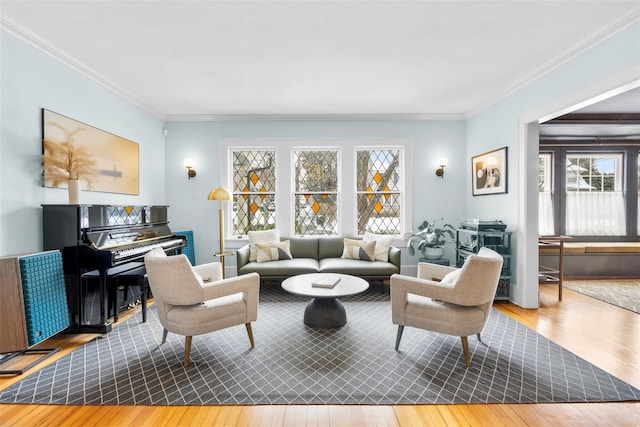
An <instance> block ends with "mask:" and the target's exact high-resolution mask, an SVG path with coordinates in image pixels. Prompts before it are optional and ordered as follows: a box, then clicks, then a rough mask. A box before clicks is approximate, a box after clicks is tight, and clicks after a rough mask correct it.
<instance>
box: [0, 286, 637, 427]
mask: <svg viewBox="0 0 640 427" xmlns="http://www.w3.org/2000/svg"><path fill="white" fill-rule="evenodd" d="M557 295H558V293H557V287H556V286H553V285H543V286H541V288H540V302H541V304H540V305H541V306H540V309H539V310H525V309H522V308H520V307H517V306H515V305H513V304H509V303H496V305H495V306H496V308H497V309H499V310H500V311H502V312H504V313H506V314H508V315H509V316H511V317H513V318H514V319H516V320H518V321H520V322H522V323H523V324H525V325H526V326H528V327H530V328H531V329H534V330H536V331H538V332H539V333H540V334H542V335H544V336H546V337H547V338H549V339H550V340H552V341H554V342H556V343H558V344H560V345H562V346H563V347H565V348H567V349H568V350H570V351H572V352H573V353H575V354H577V355H578V356H580V357H582V358H583V359H586V360H588V361H590V362H591V363H593V364H594V365H596V366H598V367H600V368H602V369H604V370H605V371H607V372H609V373H611V374H613V375H615V376H616V377H618V378H620V379H622V380H624V381H626V382H628V383H629V384H631V385H633V386H635V387H637V388H640V368H639V367H640V340H639V339H638V337H640V315H638V314H635V313H633V312H631V311H628V310H624V309H621V308H617V307H614V306H612V305H610V304H607V303H603V302H600V301H597V300H595V299H593V298H589V297H586V296H583V295H580V294H578V293H575V292H572V291H570V290H567V289H565V292H564V293H563V301H562V302H558V301H557ZM135 314H136V313H135V311H134V312H132V313H128V314H127V315H125V316H122V317H121V320H120V321H121V322H122V321H124V320H126V319H127V318H128V316H131V315H135ZM93 338H94V336H92V335H68V336H63V337H61V338H60V337H56V338H55V339H50V340H47V342H45V343H43V344H42V346H43V347H61V348H62V349H61V351H60V352H58V353H57V354H55V355H54V356H52V357H50V358H49V359H47V360H46V361H45V362H43V363H42V364H40V365H39V366H37V367H35V368H34V369H32V370H31V371H34V370H37V369H39V368H40V367H42V366H43V365H44V364H45V363H50V362H51V361H53V360H56V359H57V358H59V357H62V356H63V355H65V354H66V353H68V352H70V351H72V350H73V349H75V348H77V347H78V346H80V345H82V344H84V343H85V342H87V341H88V340H91V339H93ZM31 371H30V372H31ZM28 373H29V372H28ZM28 373H27V374H28ZM27 374H25V375H27ZM25 375H23V376H20V377H1V376H0V389H3V388H5V387H7V386H9V385H10V384H13V383H14V382H16V381H19V380H20V379H21V378H23V377H24V376H25ZM0 425H1V426H35V425H38V426H41V425H42V426H45V425H54V426H87V425H94V426H135V427H141V426H196V425H206V426H214V425H215V426H218V425H220V426H426V425H434V426H458V425H469V426H485V425H486V426H497V425H505V426H507V425H508V426H547V425H548V426H558V425H571V426H604V425H607V426H608V425H616V426H640V402H621V403H571V404H491V405H399V406H353V405H350V406H347V405H345V406H340V405H310V406H303V405H276V406H165V407H155V406H154V407H150V406H99V407H96V406H56V405H0Z"/></svg>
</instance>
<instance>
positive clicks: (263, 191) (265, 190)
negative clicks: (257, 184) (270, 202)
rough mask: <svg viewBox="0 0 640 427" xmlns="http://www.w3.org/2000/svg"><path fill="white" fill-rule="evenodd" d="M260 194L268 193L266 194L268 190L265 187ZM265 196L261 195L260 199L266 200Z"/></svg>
mask: <svg viewBox="0 0 640 427" xmlns="http://www.w3.org/2000/svg"><path fill="white" fill-rule="evenodd" d="M260 192H261V193H266V192H267V189H266V188H264V187H262V188H261V189H260ZM264 196H265V195H264V194H261V195H260V198H261V199H262V200H264Z"/></svg>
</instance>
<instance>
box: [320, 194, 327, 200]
mask: <svg viewBox="0 0 640 427" xmlns="http://www.w3.org/2000/svg"><path fill="white" fill-rule="evenodd" d="M320 197H322V200H326V199H327V197H329V196H328V195H327V194H321V195H320Z"/></svg>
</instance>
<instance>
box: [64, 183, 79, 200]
mask: <svg viewBox="0 0 640 427" xmlns="http://www.w3.org/2000/svg"><path fill="white" fill-rule="evenodd" d="M67 184H68V186H69V187H68V188H69V204H70V205H79V204H80V180H79V179H70V180H69V181H67Z"/></svg>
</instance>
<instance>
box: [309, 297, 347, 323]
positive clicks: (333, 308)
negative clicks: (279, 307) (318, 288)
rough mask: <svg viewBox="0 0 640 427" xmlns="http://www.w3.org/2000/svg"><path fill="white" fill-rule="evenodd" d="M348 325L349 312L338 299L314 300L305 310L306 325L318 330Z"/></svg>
mask: <svg viewBox="0 0 640 427" xmlns="http://www.w3.org/2000/svg"><path fill="white" fill-rule="evenodd" d="M346 323H347V312H346V310H345V309H344V305H343V304H342V302H340V300H338V298H313V299H312V300H311V301H309V303H308V304H307V307H306V308H305V309H304V324H305V325H307V326H310V327H312V328H317V329H332V328H339V327H341V326H344V325H345V324H346Z"/></svg>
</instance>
